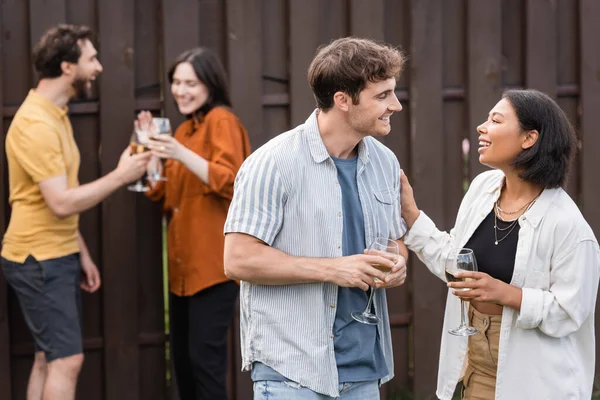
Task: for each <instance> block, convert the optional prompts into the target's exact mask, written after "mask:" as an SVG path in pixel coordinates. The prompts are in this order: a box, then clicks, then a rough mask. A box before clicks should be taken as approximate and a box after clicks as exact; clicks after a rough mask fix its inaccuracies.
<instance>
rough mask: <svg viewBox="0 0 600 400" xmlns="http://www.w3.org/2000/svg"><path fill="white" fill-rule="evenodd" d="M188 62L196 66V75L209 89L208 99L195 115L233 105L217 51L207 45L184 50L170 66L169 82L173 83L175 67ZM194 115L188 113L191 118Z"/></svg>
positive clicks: (193, 66)
mask: <svg viewBox="0 0 600 400" xmlns="http://www.w3.org/2000/svg"><path fill="white" fill-rule="evenodd" d="M184 62H188V63H190V64H191V65H192V68H194V72H195V73H196V77H197V78H198V80H200V82H202V83H203V84H204V85H206V87H207V89H208V99H207V100H206V103H204V105H203V106H202V107H200V109H198V110H196V112H195V113H194V114H195V115H198V116H202V115H206V114H207V113H208V112H209V111H210V110H212V109H213V108H214V107H217V106H225V107H231V99H230V97H229V87H228V85H227V74H226V73H225V69H224V68H223V64H221V61H219V58H218V57H217V55H216V54H215V53H213V52H212V51H211V50H209V49H207V48H205V47H197V48H195V49H190V50H186V51H184V52H183V53H182V54H180V55H179V57H177V58H176V59H175V62H174V63H173V65H171V68H169V72H168V77H169V83H171V84H172V83H173V74H174V73H175V69H176V68H177V66H178V65H179V64H181V63H184ZM192 116H193V115H187V117H188V118H191V117H192Z"/></svg>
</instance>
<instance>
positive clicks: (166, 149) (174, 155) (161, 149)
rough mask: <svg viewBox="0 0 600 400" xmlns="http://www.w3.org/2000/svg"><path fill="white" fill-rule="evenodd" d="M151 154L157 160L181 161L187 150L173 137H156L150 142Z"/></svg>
mask: <svg viewBox="0 0 600 400" xmlns="http://www.w3.org/2000/svg"><path fill="white" fill-rule="evenodd" d="M149 147H150V149H151V150H152V154H153V155H154V156H156V157H159V158H170V159H171V160H175V161H181V160H182V158H183V155H184V153H185V151H186V150H187V148H186V147H185V146H184V145H182V144H181V143H179V142H178V141H177V139H175V138H174V137H173V136H168V135H158V136H155V137H153V138H152V139H151V140H150V146H149Z"/></svg>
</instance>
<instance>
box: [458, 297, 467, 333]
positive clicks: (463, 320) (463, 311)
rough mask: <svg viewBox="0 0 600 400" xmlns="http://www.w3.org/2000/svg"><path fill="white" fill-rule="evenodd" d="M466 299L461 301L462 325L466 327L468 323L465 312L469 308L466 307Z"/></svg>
mask: <svg viewBox="0 0 600 400" xmlns="http://www.w3.org/2000/svg"><path fill="white" fill-rule="evenodd" d="M465 305H466V304H465V301H464V300H461V301H460V327H461V328H464V327H466V326H467V324H466V323H465V314H466V312H467V309H466V307H465Z"/></svg>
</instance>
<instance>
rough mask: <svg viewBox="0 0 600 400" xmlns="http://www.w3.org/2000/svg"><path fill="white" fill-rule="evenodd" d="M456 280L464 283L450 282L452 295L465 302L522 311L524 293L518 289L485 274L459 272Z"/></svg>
mask: <svg viewBox="0 0 600 400" xmlns="http://www.w3.org/2000/svg"><path fill="white" fill-rule="evenodd" d="M456 278H459V279H463V281H460V282H450V283H448V287H449V288H452V289H454V290H453V291H452V293H453V294H454V295H456V296H458V297H460V299H461V300H463V301H477V302H482V303H492V304H499V305H501V306H509V307H512V308H515V309H517V310H519V309H520V298H521V297H522V293H521V289H520V288H518V287H515V286H512V285H509V284H507V283H504V282H502V281H501V280H499V279H495V278H492V277H491V276H490V275H488V274H486V273H485V272H476V271H459V272H457V273H456ZM512 299H516V300H517V302H518V303H519V304H518V305H515V304H513V303H514V302H513V301H511V300H512Z"/></svg>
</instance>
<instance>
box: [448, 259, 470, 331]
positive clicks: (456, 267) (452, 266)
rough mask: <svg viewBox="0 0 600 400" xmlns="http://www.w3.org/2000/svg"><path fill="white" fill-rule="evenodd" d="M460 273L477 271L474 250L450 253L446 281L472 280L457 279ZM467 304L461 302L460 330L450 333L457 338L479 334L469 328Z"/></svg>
mask: <svg viewBox="0 0 600 400" xmlns="http://www.w3.org/2000/svg"><path fill="white" fill-rule="evenodd" d="M458 271H477V260H476V259H475V254H474V253H473V250H471V249H467V248H462V249H458V250H456V249H453V250H452V251H450V254H449V255H448V258H447V259H446V269H445V273H446V281H448V282H463V281H467V280H470V279H469V278H466V279H465V278H456V277H455V274H456V273H457V272H458ZM457 290H471V289H466V288H463V289H457ZM466 314H467V310H466V303H465V302H464V301H463V300H461V301H460V325H459V326H458V328H455V329H450V330H449V331H448V332H449V333H451V334H452V335H455V336H472V335H475V334H476V333H477V329H475V328H473V327H472V326H469V323H468V317H467V315H466Z"/></svg>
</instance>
